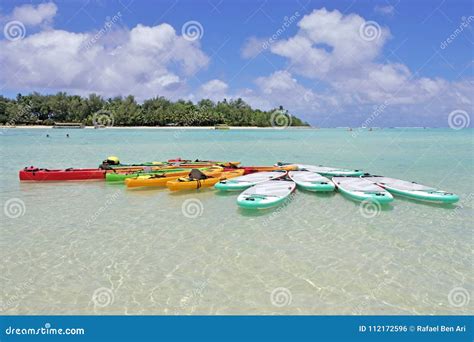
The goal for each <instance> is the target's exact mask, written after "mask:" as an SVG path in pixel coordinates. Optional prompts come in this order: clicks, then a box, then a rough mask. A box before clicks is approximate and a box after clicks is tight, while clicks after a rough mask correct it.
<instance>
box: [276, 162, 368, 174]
mask: <svg viewBox="0 0 474 342" xmlns="http://www.w3.org/2000/svg"><path fill="white" fill-rule="evenodd" d="M275 165H276V166H283V165H294V166H296V167H298V170H299V171H311V172H316V173H319V174H320V175H322V176H329V177H337V176H361V175H363V174H364V171H361V170H350V169H340V168H337V167H329V166H322V165H306V164H293V163H277V164H275Z"/></svg>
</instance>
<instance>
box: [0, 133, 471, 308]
mask: <svg viewBox="0 0 474 342" xmlns="http://www.w3.org/2000/svg"><path fill="white" fill-rule="evenodd" d="M1 133H2V134H1V135H0V141H1V159H2V163H1V172H0V177H1V185H0V191H1V203H2V206H3V210H2V225H1V228H0V258H1V260H2V263H1V265H0V294H1V296H0V305H1V306H0V310H2V313H4V314H323V315H324V314H472V313H473V304H472V303H473V300H472V299H471V297H472V290H473V287H472V284H474V281H473V280H474V279H473V269H472V260H473V259H472V246H473V244H472V242H473V239H472V237H473V235H472V227H473V202H472V194H473V192H474V179H473V174H472V171H473V149H472V147H473V134H472V133H473V131H472V130H461V131H455V130H450V129H426V130H423V129H383V130H374V131H372V132H368V131H360V132H359V131H354V132H347V131H345V130H343V129H320V130H312V129H311V130H310V129H308V130H301V129H286V130H230V131H214V130H172V129H170V130H155V129H149V130H145V129H142V130H140V129H105V130H91V129H84V130H52V129H4V130H2V132H1ZM66 133H69V134H70V136H71V137H70V138H69V139H67V138H66V137H65V135H66ZM46 134H49V135H50V136H51V137H50V138H46V137H45V135H46ZM112 154H113V155H117V156H119V157H120V159H121V161H122V162H124V163H127V162H142V161H152V160H166V159H168V158H173V157H183V158H200V159H216V160H223V159H227V160H240V161H242V164H244V165H269V164H273V163H275V162H277V161H293V162H301V163H307V164H324V165H329V166H338V167H347V168H360V169H363V170H366V171H368V172H372V173H374V174H383V175H387V176H392V177H396V178H401V179H406V180H414V181H417V182H420V183H423V184H426V185H433V186H437V187H439V188H442V189H444V190H448V191H452V192H455V193H457V194H459V195H460V197H461V201H460V202H459V203H458V204H456V205H451V206H440V205H430V204H422V203H416V202H413V201H410V200H407V199H401V198H396V200H395V201H394V202H393V204H392V205H390V206H388V207H386V208H383V210H382V211H381V212H379V213H376V214H377V215H375V216H374V217H370V216H372V215H367V214H366V213H365V212H364V211H362V210H361V207H360V206H359V205H358V204H357V203H355V202H352V201H351V200H348V199H346V198H344V197H343V196H341V195H340V194H338V193H332V194H328V195H317V194H313V193H308V192H301V191H298V192H297V193H296V196H294V198H293V199H292V200H291V201H290V202H289V203H287V204H286V205H284V206H282V207H281V208H279V209H277V210H273V211H272V210H270V211H263V212H258V213H253V212H248V211H244V210H241V209H239V208H237V206H236V203H235V201H236V197H237V194H219V193H216V192H215V191H213V190H200V191H196V192H186V193H172V194H171V193H169V192H168V191H167V190H166V189H158V190H145V191H127V190H126V189H124V187H123V186H121V185H111V184H106V183H105V182H85V183H84V182H82V183H80V182H79V183H76V182H75V183H71V182H69V183H52V184H45V183H43V184H38V183H35V184H33V183H24V184H21V183H20V182H19V181H18V174H17V173H18V170H19V169H20V168H22V167H24V166H29V165H35V166H40V167H47V168H55V167H57V168H65V167H96V166H97V165H98V164H99V163H100V162H101V161H102V160H103V159H104V158H105V157H107V156H108V155H112ZM372 214H373V213H372Z"/></svg>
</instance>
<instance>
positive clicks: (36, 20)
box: [11, 2, 58, 26]
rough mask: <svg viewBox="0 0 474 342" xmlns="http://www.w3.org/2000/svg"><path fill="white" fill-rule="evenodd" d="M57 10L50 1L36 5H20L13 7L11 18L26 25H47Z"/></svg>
mask: <svg viewBox="0 0 474 342" xmlns="http://www.w3.org/2000/svg"><path fill="white" fill-rule="evenodd" d="M57 10H58V7H57V6H56V5H55V4H54V3H52V2H48V3H43V4H39V5H38V6H34V5H22V6H18V7H15V8H14V9H13V12H12V14H11V20H18V21H20V22H22V23H23V24H24V25H26V26H37V25H49V24H50V23H51V22H52V20H53V18H54V16H55V15H56V12H57Z"/></svg>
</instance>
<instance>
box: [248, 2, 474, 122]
mask: <svg viewBox="0 0 474 342" xmlns="http://www.w3.org/2000/svg"><path fill="white" fill-rule="evenodd" d="M298 27H299V31H298V32H297V33H296V35H294V36H293V37H290V38H288V39H286V40H280V41H278V42H276V43H274V44H273V45H271V47H270V48H271V52H272V53H274V54H276V55H279V56H282V57H285V58H287V61H288V66H289V70H291V73H294V74H295V75H298V76H299V77H301V78H305V79H307V80H310V81H312V82H313V84H314V86H316V85H317V87H318V88H319V89H320V90H319V91H318V92H315V91H313V90H311V87H310V86H307V87H306V88H304V87H302V86H301V84H300V83H299V82H298V81H297V79H296V76H293V75H292V74H290V72H289V71H285V72H281V71H279V72H275V73H273V74H272V75H270V76H268V77H259V78H257V80H256V83H257V85H259V87H260V91H261V94H262V96H266V97H267V99H268V100H270V103H271V105H272V106H276V105H278V104H280V103H288V104H292V108H294V109H295V110H298V111H299V112H301V113H308V115H310V114H309V113H315V112H316V111H317V112H318V113H326V114H327V115H333V114H334V113H340V115H338V116H336V118H334V122H337V120H339V122H344V121H345V122H347V121H351V120H354V119H357V118H359V117H360V118H363V117H364V116H366V115H367V108H369V112H370V108H371V107H373V106H374V105H380V104H382V103H388V104H389V106H390V108H388V109H387V110H386V112H385V113H384V115H385V116H389V115H391V117H389V118H387V117H384V118H381V119H382V120H386V121H387V122H389V121H390V120H392V119H397V117H396V115H399V114H401V113H402V112H405V113H409V114H406V115H407V117H405V118H403V117H402V118H401V119H400V120H401V121H403V120H405V121H406V122H410V123H411V124H413V123H415V122H416V121H417V120H418V119H419V120H425V119H426V117H427V116H428V117H431V119H433V121H436V120H438V121H441V120H443V121H442V122H443V123H446V120H445V118H444V117H443V116H444V115H445V114H446V113H444V112H442V111H440V108H441V107H442V106H440V105H438V106H432V105H431V104H432V103H435V102H442V103H443V106H444V107H446V110H447V109H449V108H454V109H456V108H464V107H466V106H471V108H472V100H471V96H470V95H469V94H470V93H472V92H473V87H472V84H470V83H469V82H449V81H447V80H443V79H438V78H437V79H433V78H427V77H417V76H416V75H415V74H413V73H412V72H411V71H410V69H409V68H408V67H407V66H406V65H404V64H400V63H385V64H384V63H380V62H379V57H380V56H381V55H382V49H383V46H384V44H385V42H386V41H387V40H388V39H389V38H390V37H391V34H390V31H389V30H388V29H387V28H384V27H381V26H380V25H378V24H377V23H375V22H370V21H366V20H365V19H363V18H362V17H360V16H359V15H356V14H349V15H343V14H341V13H340V12H339V11H337V10H335V11H327V10H326V9H324V8H323V9H320V10H315V11H313V12H312V13H310V14H308V15H306V16H304V17H303V18H302V19H301V20H300V22H299V23H298ZM321 89H322V90H321ZM303 93H304V94H306V96H303V100H306V101H302V95H301V94H303ZM252 95H255V94H252ZM308 98H309V99H310V101H308V100H307V99H308ZM451 110H452V109H451ZM427 111H429V113H430V114H429V115H427V114H426V113H427ZM347 112H349V113H351V114H350V115H349V116H347V115H346V114H344V113H347ZM448 113H449V112H448ZM312 115H314V116H313V119H314V118H317V116H318V115H315V114H312ZM341 115H344V117H342V116H341ZM408 115H410V116H409V117H408ZM313 121H314V120H313Z"/></svg>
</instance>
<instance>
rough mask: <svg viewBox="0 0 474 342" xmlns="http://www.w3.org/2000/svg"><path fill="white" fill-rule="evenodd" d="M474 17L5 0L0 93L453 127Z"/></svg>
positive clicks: (318, 5)
mask: <svg viewBox="0 0 474 342" xmlns="http://www.w3.org/2000/svg"><path fill="white" fill-rule="evenodd" d="M473 12H474V11H473V6H472V3H471V2H470V1H449V2H448V1H437V0H436V1H377V2H374V1H307V0H298V1H218V0H209V1H206V0H205V1H183V0H181V1H153V2H152V1H139V0H135V1H130V0H121V1H107V0H95V1H94V0H90V1H82V0H81V1H79V0H72V1H54V2H44V1H32V2H17V1H8V0H7V1H3V2H2V4H1V7H0V20H1V24H2V26H3V28H4V30H3V32H4V35H3V37H2V40H1V41H0V45H1V46H0V47H1V50H0V63H1V64H0V65H1V67H2V69H3V71H4V72H2V75H0V82H1V87H2V91H1V94H3V95H5V96H10V97H12V96H15V95H16V94H17V93H18V92H22V93H28V92H31V91H39V92H41V93H54V92H56V91H59V90H61V91H67V92H68V93H76V94H80V95H86V94H88V93H91V92H96V93H99V94H102V95H104V96H115V95H128V94H130V93H131V94H133V95H134V96H136V98H137V99H138V100H143V99H145V98H149V97H153V96H157V95H164V96H166V97H169V98H172V99H178V98H185V99H190V100H193V101H197V100H199V99H200V98H202V97H210V98H212V99H214V100H220V99H222V98H224V97H226V98H237V97H242V98H244V100H246V101H247V102H249V103H250V104H251V105H252V106H255V107H260V108H262V109H271V108H272V107H275V106H278V105H280V104H281V105H284V106H285V107H286V108H288V109H289V110H290V112H292V113H294V114H295V115H298V116H300V117H303V118H304V119H306V120H308V121H309V122H310V123H312V124H313V125H316V126H342V125H349V126H360V125H366V126H405V125H408V126H448V125H449V124H450V122H449V115H450V113H452V112H453V111H458V112H459V111H461V112H463V113H466V114H463V116H464V117H467V118H468V119H469V121H470V115H471V113H472V100H471V98H472V93H473V83H472V81H473V42H474V39H473V25H474V17H472V16H473V15H474V13H473ZM285 22H286V24H287V25H285ZM12 23H13V24H17V25H20V26H18V27H17V28H18V29H19V34H20V36H15V31H11V30H12V25H13V24H12ZM18 23H20V24H18ZM106 23H109V24H110V25H109V26H108V27H107V26H105V25H106ZM183 27H184V28H186V27H190V28H191V33H192V32H195V31H192V29H193V28H194V29H196V30H197V32H198V36H196V37H195V36H189V37H187V36H186V32H184V31H183ZM13 28H15V27H13ZM8 29H9V30H8ZM101 29H102V31H100V30H101ZM364 29H367V31H365V30H364ZM183 32H184V33H183ZM17 34H18V31H17ZM272 35H273V36H274V38H275V39H273V40H272V41H271V42H269V38H270V37H272ZM450 36H451V38H450V39H449V41H447V39H448V38H449V37H450ZM183 38H184V39H183ZM195 38H196V39H195ZM263 47H265V48H263Z"/></svg>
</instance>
